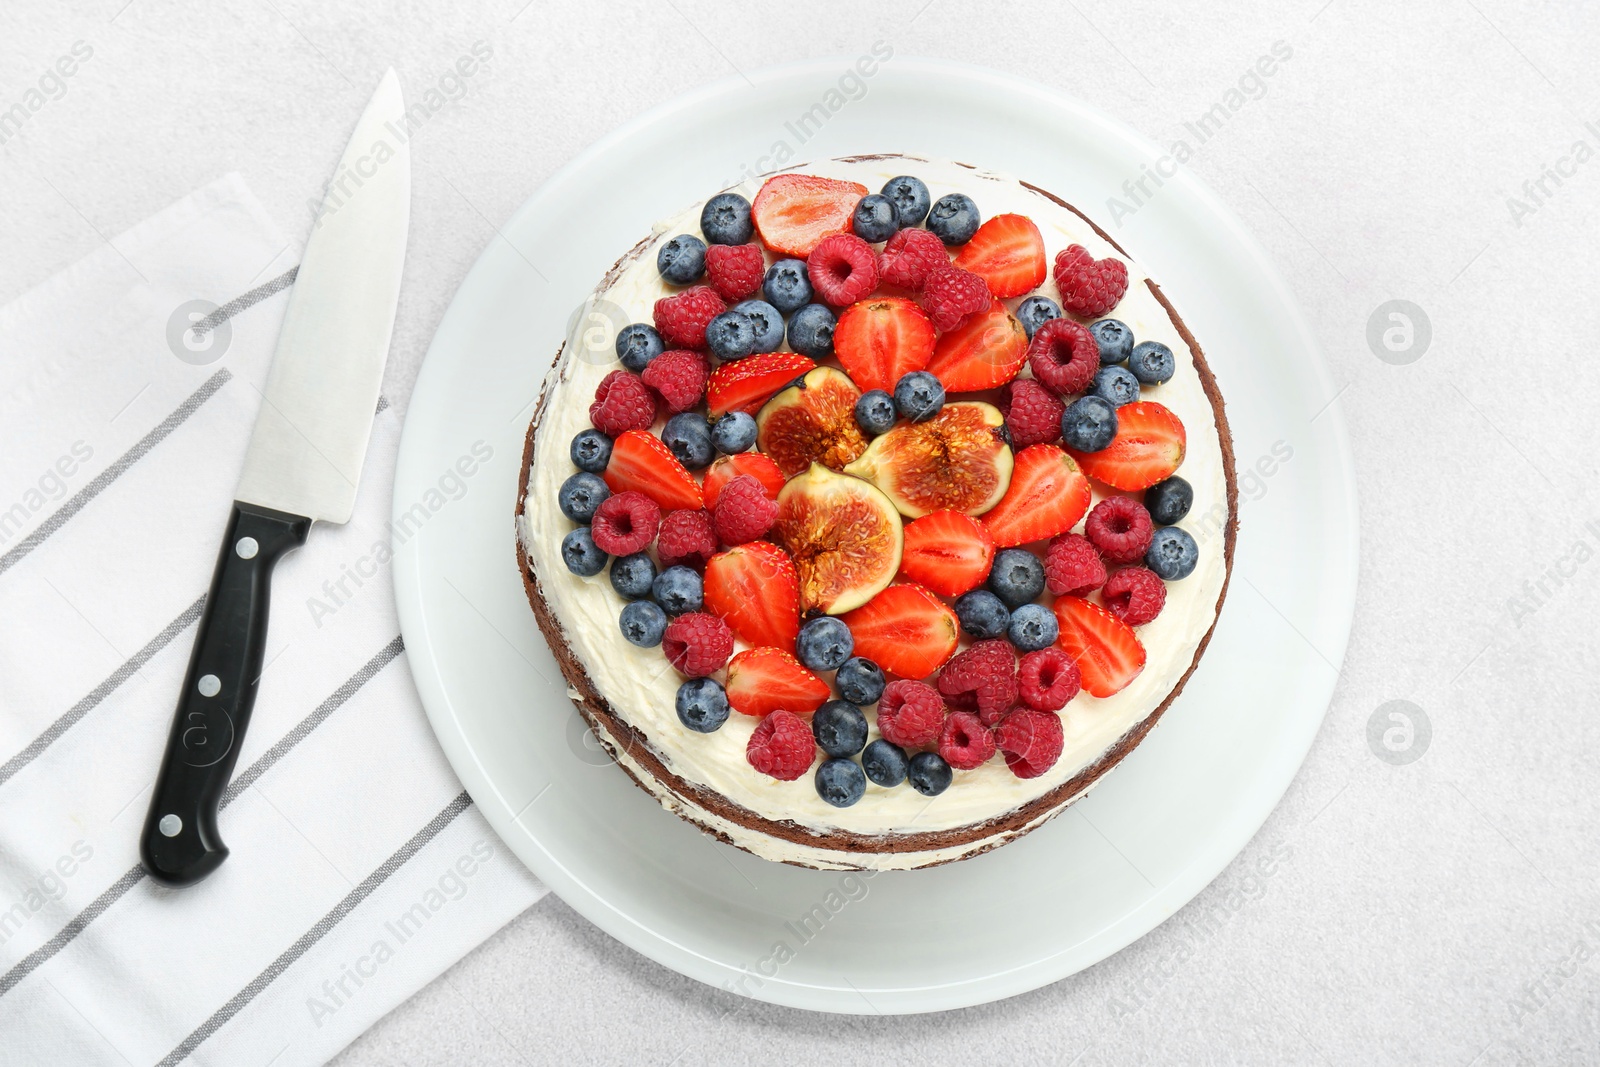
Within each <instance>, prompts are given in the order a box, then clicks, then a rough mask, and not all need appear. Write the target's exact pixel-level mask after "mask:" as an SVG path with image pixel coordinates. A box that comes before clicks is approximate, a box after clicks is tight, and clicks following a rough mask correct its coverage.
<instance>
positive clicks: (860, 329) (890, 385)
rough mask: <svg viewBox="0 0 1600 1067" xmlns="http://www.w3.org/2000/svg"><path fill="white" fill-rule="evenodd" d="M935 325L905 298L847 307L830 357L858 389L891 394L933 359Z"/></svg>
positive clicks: (837, 330) (873, 301) (836, 332)
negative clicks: (902, 380)
mask: <svg viewBox="0 0 1600 1067" xmlns="http://www.w3.org/2000/svg"><path fill="white" fill-rule="evenodd" d="M933 343H934V333H933V323H931V322H929V321H928V316H927V313H926V312H924V311H923V310H922V309H921V308H920V307H918V306H917V305H916V304H915V303H913V302H912V301H910V300H906V299H904V298H903V297H895V296H885V297H872V298H868V299H866V300H862V301H860V302H859V303H855V304H851V305H850V306H849V307H848V308H846V309H845V310H844V313H843V314H841V315H840V316H839V322H838V325H836V326H835V327H834V330H833V354H834V355H835V356H837V357H838V360H839V363H840V364H841V365H842V366H843V367H844V369H845V373H847V374H849V375H850V377H851V379H852V380H853V381H854V382H855V383H856V386H857V387H858V388H859V389H860V390H861V391H862V392H866V391H868V390H871V389H882V390H883V391H884V392H888V393H892V392H893V391H894V386H895V383H896V382H898V381H899V380H900V379H901V378H903V377H905V376H906V375H907V374H910V373H911V372H912V371H917V370H922V369H923V368H924V367H926V366H927V365H928V360H930V359H931V358H933Z"/></svg>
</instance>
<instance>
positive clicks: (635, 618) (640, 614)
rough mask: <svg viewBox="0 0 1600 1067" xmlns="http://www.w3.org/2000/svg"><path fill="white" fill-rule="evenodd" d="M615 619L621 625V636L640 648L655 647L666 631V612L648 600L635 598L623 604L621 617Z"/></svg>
mask: <svg viewBox="0 0 1600 1067" xmlns="http://www.w3.org/2000/svg"><path fill="white" fill-rule="evenodd" d="M617 621H618V624H619V625H620V626H621V627H622V636H623V637H625V638H627V639H628V642H629V643H630V644H635V645H638V646H639V647H640V648H654V647H656V646H657V645H659V644H660V643H661V637H662V635H663V634H665V633H666V632H667V613H666V612H664V611H662V610H661V606H660V605H659V604H656V603H654V602H652V601H649V600H635V601H634V602H633V603H631V604H628V605H626V606H624V607H623V609H622V617H621V618H620V619H618V620H617Z"/></svg>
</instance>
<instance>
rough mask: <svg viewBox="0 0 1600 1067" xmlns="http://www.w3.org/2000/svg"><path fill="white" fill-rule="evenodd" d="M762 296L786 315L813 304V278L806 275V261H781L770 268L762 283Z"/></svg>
mask: <svg viewBox="0 0 1600 1067" xmlns="http://www.w3.org/2000/svg"><path fill="white" fill-rule="evenodd" d="M761 295H762V296H764V297H766V298H767V303H769V304H771V305H772V306H773V307H775V308H777V309H778V310H779V311H781V312H783V313H784V314H785V315H788V314H791V313H793V312H796V311H799V310H800V309H801V308H803V307H805V306H806V305H807V304H809V303H811V276H810V275H808V274H807V273H806V261H805V260H803V259H780V260H778V262H776V263H774V264H773V265H772V266H770V267H768V268H767V275H766V278H765V279H764V280H763V281H762V283H761Z"/></svg>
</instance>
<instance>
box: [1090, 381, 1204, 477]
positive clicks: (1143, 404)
mask: <svg viewBox="0 0 1600 1067" xmlns="http://www.w3.org/2000/svg"><path fill="white" fill-rule="evenodd" d="M1088 399H1091V398H1090V397H1085V398H1084V400H1088ZM1078 403H1080V404H1081V403H1083V400H1080V401H1078ZM1067 411H1068V414H1069V415H1070V413H1071V411H1072V409H1071V408H1068V409H1067ZM1115 417H1116V420H1117V421H1116V429H1117V432H1116V436H1115V437H1114V438H1113V439H1112V441H1111V443H1110V444H1108V445H1106V446H1105V447H1104V448H1103V449H1101V450H1100V451H1097V452H1092V453H1089V450H1087V449H1085V450H1084V451H1085V452H1086V453H1088V454H1085V455H1081V456H1079V457H1078V463H1079V464H1080V465H1081V466H1082V467H1083V470H1084V473H1086V474H1087V475H1089V477H1091V478H1093V479H1095V480H1096V481H1101V482H1105V483H1106V484H1107V485H1109V486H1111V487H1112V488H1113V489H1121V490H1124V491H1125V492H1130V493H1131V492H1134V491H1135V490H1138V489H1147V488H1149V487H1150V486H1152V485H1154V484H1156V483H1157V482H1159V481H1162V480H1164V479H1166V478H1169V477H1171V475H1172V473H1173V472H1174V471H1176V470H1177V469H1178V467H1179V466H1180V465H1181V464H1182V463H1183V453H1184V448H1185V445H1186V443H1187V438H1186V435H1185V434H1184V430H1183V423H1182V422H1179V421H1178V416H1176V415H1174V414H1173V413H1172V412H1171V411H1169V410H1167V408H1166V407H1165V406H1164V405H1162V404H1158V403H1156V402H1155V401H1154V400H1141V401H1139V402H1138V403H1137V404H1129V405H1127V406H1126V407H1122V408H1118V409H1117V410H1116V412H1115ZM1062 429H1063V433H1062V437H1063V439H1065V437H1066V433H1065V429H1066V427H1065V425H1064V424H1063V427H1062ZM1067 443H1068V446H1069V447H1073V446H1072V445H1071V442H1070V441H1069V442H1067Z"/></svg>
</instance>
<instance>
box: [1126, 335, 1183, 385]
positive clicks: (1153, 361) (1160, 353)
mask: <svg viewBox="0 0 1600 1067" xmlns="http://www.w3.org/2000/svg"><path fill="white" fill-rule="evenodd" d="M1128 369H1129V370H1131V371H1133V375H1134V377H1136V378H1138V379H1139V380H1140V381H1141V382H1143V383H1144V384H1146V385H1160V384H1161V383H1162V382H1164V381H1166V380H1167V379H1168V378H1170V377H1172V372H1173V371H1175V370H1177V369H1178V361H1177V360H1176V359H1174V358H1173V356H1172V349H1170V348H1168V347H1167V346H1166V345H1164V344H1162V343H1161V342H1160V341H1140V342H1139V343H1138V344H1136V345H1134V346H1133V352H1132V353H1131V354H1130V355H1129V356H1128Z"/></svg>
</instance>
